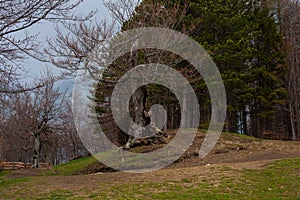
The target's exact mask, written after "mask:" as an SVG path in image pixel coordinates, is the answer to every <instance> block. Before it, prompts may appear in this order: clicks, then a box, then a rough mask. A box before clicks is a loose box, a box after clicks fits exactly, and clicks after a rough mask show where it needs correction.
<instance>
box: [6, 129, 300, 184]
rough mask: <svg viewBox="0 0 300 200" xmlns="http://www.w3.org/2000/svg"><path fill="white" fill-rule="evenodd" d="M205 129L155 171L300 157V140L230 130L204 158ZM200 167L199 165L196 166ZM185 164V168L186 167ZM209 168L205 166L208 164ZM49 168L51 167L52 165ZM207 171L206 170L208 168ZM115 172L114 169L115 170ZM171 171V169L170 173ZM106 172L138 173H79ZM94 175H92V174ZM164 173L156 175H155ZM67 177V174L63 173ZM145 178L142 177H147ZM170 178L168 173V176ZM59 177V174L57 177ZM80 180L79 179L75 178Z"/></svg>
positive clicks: (99, 168)
mask: <svg viewBox="0 0 300 200" xmlns="http://www.w3.org/2000/svg"><path fill="white" fill-rule="evenodd" d="M168 134H169V135H170V138H169V141H170V140H171V139H172V138H173V137H174V136H175V134H176V130H172V131H170V132H168ZM205 134H206V133H205V132H203V131H200V132H198V134H197V136H196V138H195V140H194V142H193V144H192V145H191V146H190V148H189V149H188V150H187V152H186V153H185V154H184V155H183V156H181V158H179V159H178V160H177V161H176V162H174V163H173V164H172V165H170V166H168V167H167V168H166V169H163V170H160V171H158V172H154V174H161V173H163V174H168V175H167V176H170V177H173V175H172V174H174V173H175V174H180V173H178V172H177V171H178V170H179V171H184V172H187V171H189V169H190V170H192V171H193V170H195V169H199V167H200V168H201V171H202V170H203V166H204V167H207V166H214V165H224V166H228V167H232V168H241V169H243V168H250V169H260V168H262V167H265V166H267V165H268V163H270V162H271V161H274V160H276V159H283V158H297V157H300V141H278V140H260V139H255V138H251V137H241V136H239V135H237V134H227V133H223V134H222V135H221V137H220V138H219V140H218V142H217V144H216V145H215V147H214V149H213V150H212V151H211V152H210V153H209V154H208V155H207V156H206V157H205V158H204V159H200V158H199V156H198V154H197V153H198V149H199V147H200V146H201V144H202V141H203V139H204V137H205ZM161 147H163V144H160V145H150V146H139V147H136V148H134V149H132V150H131V151H134V152H150V151H153V150H155V149H158V148H161ZM195 167H196V168H195ZM182 168H185V169H184V170H182ZM204 169H205V168H204ZM43 170H44V169H27V170H17V171H13V172H12V173H10V174H8V175H7V176H6V177H8V178H19V177H29V176H38V175H40V174H41V172H42V171H43ZM48 170H49V169H48ZM196 171H197V170H196ZM204 171H205V170H204ZM112 172H113V173H112ZM166 172H167V173H166ZM99 173H100V174H103V175H102V176H101V177H102V179H101V180H103V181H113V180H115V179H118V180H119V179H124V180H128V179H131V178H134V179H135V178H136V177H135V176H134V175H132V174H130V175H128V176H126V175H124V174H123V173H122V172H115V170H113V169H111V168H109V167H106V166H105V165H103V164H102V163H98V164H92V165H90V166H89V167H87V168H86V169H84V170H82V171H80V172H77V173H76V174H75V175H87V174H99ZM88 177H90V176H88ZM138 177H143V178H146V179H149V178H150V177H152V176H149V175H142V176H141V175H138ZM147 177H148V178H147ZM161 177H164V176H160V175H159V176H158V177H157V176H156V175H155V179H157V178H161ZM61 178H62V179H64V177H61ZM77 178H79V179H81V178H80V177H78V176H75V177H69V178H68V179H72V180H73V179H75V180H76V179H77ZM143 178H142V179H143ZM165 178H166V177H165ZM53 179H55V180H59V179H60V178H59V177H55V178H53ZM75 182H76V181H75Z"/></svg>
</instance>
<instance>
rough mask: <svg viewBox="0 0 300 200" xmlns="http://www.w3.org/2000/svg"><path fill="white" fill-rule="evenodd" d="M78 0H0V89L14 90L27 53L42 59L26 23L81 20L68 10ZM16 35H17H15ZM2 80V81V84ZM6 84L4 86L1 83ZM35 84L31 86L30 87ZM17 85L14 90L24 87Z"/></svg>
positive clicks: (38, 46)
mask: <svg viewBox="0 0 300 200" xmlns="http://www.w3.org/2000/svg"><path fill="white" fill-rule="evenodd" d="M81 2H82V1H80V0H77V1H71V0H53V1H48V0H37V1H35V0H26V1H21V0H15V1H11V0H0V81H1V86H0V92H1V93H3V92H6V93H7V92H16V91H15V90H14V89H13V88H15V86H16V84H15V81H16V79H17V78H18V77H19V75H20V73H22V71H24V69H23V68H22V66H21V64H22V61H23V60H24V59H26V58H28V57H33V58H35V59H38V60H42V61H45V60H47V59H46V58H45V55H43V54H42V52H41V51H38V49H40V48H41V46H40V44H41V43H40V42H39V41H38V40H37V36H38V34H32V33H30V32H29V31H27V30H28V29H29V28H30V27H32V26H34V25H36V24H38V23H40V22H43V21H51V22H63V21H70V20H71V21H84V20H87V19H89V18H90V17H91V16H92V15H93V13H89V14H88V15H87V16H85V17H76V16H74V15H73V14H72V11H73V10H74V9H75V8H76V7H78V5H79V4H80V3H81ZM18 35H19V36H18ZM2 82H3V83H5V84H3V85H2ZM4 86H6V87H4ZM35 87H36V86H33V88H32V89H34V88H35ZM25 90H26V89H24V88H20V87H19V91H18V92H22V91H25Z"/></svg>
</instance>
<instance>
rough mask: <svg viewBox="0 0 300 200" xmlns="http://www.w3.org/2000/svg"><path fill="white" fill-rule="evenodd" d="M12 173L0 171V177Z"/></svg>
mask: <svg viewBox="0 0 300 200" xmlns="http://www.w3.org/2000/svg"><path fill="white" fill-rule="evenodd" d="M10 172H11V171H9V170H4V171H0V177H3V176H5V175H7V174H9V173H10Z"/></svg>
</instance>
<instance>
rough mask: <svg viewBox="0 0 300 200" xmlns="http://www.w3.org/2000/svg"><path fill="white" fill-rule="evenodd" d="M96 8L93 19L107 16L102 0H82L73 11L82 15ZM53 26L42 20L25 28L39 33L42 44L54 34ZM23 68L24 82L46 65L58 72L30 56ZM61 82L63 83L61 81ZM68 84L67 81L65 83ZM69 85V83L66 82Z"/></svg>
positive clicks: (35, 75)
mask: <svg viewBox="0 0 300 200" xmlns="http://www.w3.org/2000/svg"><path fill="white" fill-rule="evenodd" d="M96 9H97V10H98V13H97V15H96V16H95V19H94V20H99V21H100V20H102V19H105V18H108V11H107V9H106V8H105V7H104V6H103V4H102V0H84V1H83V2H82V4H81V5H80V7H78V8H77V9H76V11H75V13H76V14H77V15H84V14H87V13H89V12H90V11H93V10H96ZM55 26H56V24H54V23H49V22H43V23H40V24H38V25H35V26H33V27H32V28H30V29H28V30H26V31H27V32H29V33H33V34H35V33H40V34H39V38H38V39H39V41H40V42H41V43H42V44H43V43H45V41H46V38H47V37H48V38H51V37H54V36H55ZM22 34H23V33H20V36H21V37H22ZM24 66H25V69H26V70H27V71H28V74H27V75H26V77H24V79H23V80H24V82H30V81H32V80H33V79H34V77H37V76H39V75H40V73H41V72H42V71H43V70H45V69H46V67H49V68H51V70H52V71H53V72H57V73H58V72H59V69H57V68H56V67H54V66H52V65H51V64H49V63H42V62H39V61H37V60H34V59H32V58H29V59H27V60H25V62H24ZM61 84H63V83H61ZM66 84H68V83H66ZM68 85H69V84H68Z"/></svg>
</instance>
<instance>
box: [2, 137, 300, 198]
mask: <svg viewBox="0 0 300 200" xmlns="http://www.w3.org/2000/svg"><path fill="white" fill-rule="evenodd" d="M170 134H173V133H172V132H171V133H170ZM203 138H204V134H203V132H199V134H198V135H197V138H196V140H195V141H194V143H193V145H192V146H191V147H190V148H189V150H188V152H187V153H186V154H185V155H183V156H182V157H181V158H180V159H179V160H178V161H176V162H175V163H174V164H172V165H171V166H168V167H167V168H165V169H163V170H159V171H155V172H149V173H144V174H130V173H125V172H113V173H111V172H107V170H108V168H107V167H106V168H105V167H104V166H103V165H102V164H99V162H98V161H97V160H96V159H95V158H93V157H87V158H80V159H78V160H74V161H71V162H69V163H66V164H62V165H58V166H55V167H53V168H52V169H48V170H44V171H38V172H39V173H38V174H35V176H32V177H28V174H29V175H33V174H34V173H32V171H30V170H26V171H25V170H24V171H13V172H10V173H8V172H5V173H4V172H2V173H1V174H0V190H1V196H0V199H300V184H299V183H300V142H299V141H298V142H288V141H273V140H260V139H255V138H252V137H247V136H243V135H238V134H231V133H223V134H222V136H221V137H220V139H219V141H218V143H217V145H216V146H215V148H214V149H213V151H212V152H211V153H210V154H209V155H208V156H207V157H206V158H205V159H202V160H200V159H199V157H198V156H197V155H196V153H193V152H195V149H196V147H197V146H198V144H199V143H200V142H201V140H203ZM155 148H159V146H140V147H136V148H134V149H132V151H136V152H146V151H150V150H152V149H155ZM289 157H290V158H289ZM104 169H106V171H105V170H104ZM99 171H100V172H99ZM101 171H104V172H107V173H103V172H101ZM97 172H98V173H97ZM16 174H17V175H18V176H14V175H16ZM22 174H23V175H24V176H22ZM36 175H38V176H36ZM12 177H18V178H12Z"/></svg>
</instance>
